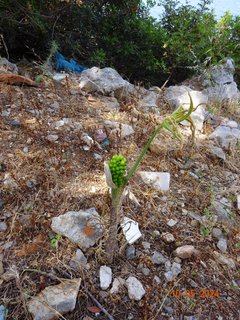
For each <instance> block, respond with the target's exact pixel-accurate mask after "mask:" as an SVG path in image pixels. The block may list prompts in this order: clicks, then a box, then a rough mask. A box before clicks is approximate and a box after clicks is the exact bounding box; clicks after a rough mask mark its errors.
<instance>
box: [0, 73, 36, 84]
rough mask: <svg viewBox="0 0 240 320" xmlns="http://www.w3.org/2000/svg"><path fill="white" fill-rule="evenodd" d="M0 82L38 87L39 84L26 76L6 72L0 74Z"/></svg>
mask: <svg viewBox="0 0 240 320" xmlns="http://www.w3.org/2000/svg"><path fill="white" fill-rule="evenodd" d="M0 82H4V83H6V84H11V85H17V86H21V85H22V86H30V87H38V86H39V85H38V84H37V83H36V82H35V81H33V80H31V79H29V78H26V77H23V76H20V75H18V74H12V73H6V74H0Z"/></svg>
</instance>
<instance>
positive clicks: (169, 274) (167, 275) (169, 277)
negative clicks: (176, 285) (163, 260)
mask: <svg viewBox="0 0 240 320" xmlns="http://www.w3.org/2000/svg"><path fill="white" fill-rule="evenodd" d="M164 276H165V278H166V280H167V281H168V282H170V281H173V280H174V278H175V276H174V274H173V273H172V271H167V272H165V273H164Z"/></svg>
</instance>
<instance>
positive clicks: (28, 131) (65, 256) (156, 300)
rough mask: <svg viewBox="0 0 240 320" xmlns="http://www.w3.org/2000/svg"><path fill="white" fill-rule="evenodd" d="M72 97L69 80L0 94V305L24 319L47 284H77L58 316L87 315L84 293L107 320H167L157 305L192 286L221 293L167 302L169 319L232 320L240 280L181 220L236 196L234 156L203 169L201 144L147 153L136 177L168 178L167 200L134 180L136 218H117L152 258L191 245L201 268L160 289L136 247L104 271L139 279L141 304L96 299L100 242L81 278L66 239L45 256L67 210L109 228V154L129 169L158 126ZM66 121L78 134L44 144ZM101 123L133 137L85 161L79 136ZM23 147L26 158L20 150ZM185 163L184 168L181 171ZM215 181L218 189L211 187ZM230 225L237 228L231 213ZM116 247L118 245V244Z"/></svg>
mask: <svg viewBox="0 0 240 320" xmlns="http://www.w3.org/2000/svg"><path fill="white" fill-rule="evenodd" d="M73 88H76V82H75V79H72V80H71V82H70V81H69V82H67V83H65V84H63V85H62V84H60V83H56V82H51V81H49V82H48V83H47V84H46V86H45V87H43V88H31V89H30V88H19V87H12V86H6V85H4V84H1V90H0V92H1V94H0V104H1V108H2V110H1V111H4V110H6V109H8V108H10V107H11V114H10V115H9V116H8V118H7V117H2V118H1V129H0V130H1V131H0V144H1V155H0V164H1V167H0V168H1V172H0V179H1V194H0V195H1V198H2V199H3V201H4V209H3V210H2V211H1V219H2V220H4V221H6V222H7V224H8V229H7V232H4V233H1V234H0V245H1V247H0V254H2V255H3V263H4V269H5V270H8V269H13V268H14V275H13V277H12V280H10V281H4V282H2V283H1V284H0V286H1V290H0V301H1V302H0V303H1V304H4V305H7V308H8V310H9V319H16V320H17V319H19V320H21V319H31V317H30V315H29V314H28V313H27V308H26V307H25V306H26V303H27V300H28V299H29V297H31V296H33V295H36V294H37V293H39V292H40V291H41V290H42V289H44V288H45V287H46V286H48V285H51V284H55V283H57V280H56V278H55V279H54V277H51V276H49V274H52V275H54V276H56V277H58V278H72V277H82V279H83V283H82V287H81V290H80V292H79V298H78V302H77V306H76V308H75V310H74V311H73V312H72V313H71V314H68V315H65V318H66V319H68V320H73V319H82V318H83V316H84V315H87V314H88V315H91V314H90V313H89V311H87V309H86V307H87V306H89V305H93V302H92V301H91V299H90V298H89V296H88V295H87V294H86V290H85V289H87V290H89V291H90V292H91V293H92V294H93V295H94V296H95V297H96V298H97V299H98V300H99V301H100V303H102V304H103V305H104V307H105V308H106V309H107V310H108V311H109V312H110V313H111V314H112V315H113V316H114V318H115V319H119V320H121V319H127V315H128V314H129V313H132V315H133V319H147V320H149V319H156V320H157V319H159V320H160V319H169V316H167V315H165V314H164V306H165V304H164V301H165V300H166V298H167V297H171V290H172V289H173V288H177V289H180V290H183V289H192V282H191V281H190V280H192V281H194V282H195V283H197V285H198V288H206V289H207V288H209V289H210V288H214V289H219V290H220V292H221V294H220V295H221V298H220V299H207V300H202V299H200V298H199V297H197V298H196V299H193V300H191V299H176V298H172V307H173V309H174V314H173V318H174V319H179V317H180V316H184V315H192V314H195V315H196V316H198V317H199V319H204V320H205V319H217V315H218V314H222V315H224V319H231V318H230V317H229V315H230V314H232V315H233V319H237V317H238V315H239V313H238V310H239V300H238V299H239V294H238V291H237V290H235V289H233V288H232V285H231V282H232V280H233V279H235V280H236V279H239V278H240V275H239V274H237V271H234V270H233V271H229V270H226V269H224V268H223V267H222V266H220V265H218V264H217V263H215V262H212V259H213V257H212V251H213V250H215V244H214V242H213V241H212V239H211V238H209V239H204V238H203V237H202V236H201V234H200V231H199V226H196V225H195V226H193V225H192V224H191V219H190V217H189V216H188V215H185V214H184V210H188V211H194V212H195V213H198V214H200V215H202V214H203V210H204V208H208V207H209V206H210V205H211V194H210V192H209V188H210V187H211V188H218V189H220V188H221V189H222V195H223V196H225V197H231V196H234V195H235V194H236V190H237V191H239V189H238V187H239V176H238V175H237V173H236V171H238V174H239V170H240V162H239V159H240V158H239V149H236V150H233V151H232V152H231V153H230V154H229V155H228V162H227V163H228V164H227V165H225V164H223V163H221V162H219V161H218V160H214V159H211V158H210V157H209V155H208V152H207V151H206V150H207V149H206V147H205V144H204V142H202V144H201V146H199V147H198V148H197V147H196V148H193V149H191V150H189V147H187V140H185V143H184V144H183V146H182V147H181V148H180V146H178V145H173V144H172V143H171V142H170V145H171V146H172V149H171V151H170V150H169V149H168V148H167V149H166V148H165V149H164V151H163V153H162V154H161V155H155V154H152V153H150V152H149V153H148V154H147V155H146V157H145V158H144V160H143V162H142V163H141V167H140V169H141V170H151V171H168V172H170V173H171V177H172V181H171V191H170V192H169V193H167V194H161V193H159V192H156V191H154V190H152V189H151V188H149V187H146V186H145V185H144V184H143V183H142V182H141V181H140V180H139V178H138V177H137V176H135V177H134V178H133V180H132V181H131V188H132V190H133V191H134V194H135V195H136V197H137V198H138V199H139V201H140V204H141V207H140V208H136V207H135V206H134V204H133V203H131V202H129V201H125V202H124V205H123V211H124V214H126V215H127V216H129V217H131V218H133V219H135V220H137V221H138V222H139V225H140V228H141V231H142V233H143V235H144V238H143V240H144V241H148V242H150V243H151V250H152V251H160V252H163V253H164V254H165V255H167V256H168V257H169V258H171V259H173V251H174V249H175V248H176V246H179V245H183V244H191V243H192V244H194V245H195V247H196V248H197V249H199V250H200V251H201V252H202V255H201V257H200V258H193V259H190V260H188V261H186V262H185V261H184V262H183V264H182V268H183V271H182V273H181V276H180V278H179V279H178V280H177V281H176V282H174V283H170V284H169V283H167V282H165V281H164V280H163V281H162V282H161V284H156V282H155V281H154V276H155V275H157V276H160V277H161V278H162V279H164V277H163V273H164V272H165V271H164V266H160V267H157V266H156V265H153V264H152V262H151V259H150V254H149V253H148V252H146V251H144V250H143V247H142V245H141V241H139V243H138V244H137V245H136V247H137V250H139V255H138V257H137V258H135V259H134V260H129V261H127V260H126V259H125V257H124V256H119V257H118V258H117V259H116V261H115V262H114V264H113V265H112V269H113V274H114V276H122V277H123V278H126V277H127V276H128V275H130V274H133V275H135V276H137V278H139V279H140V280H141V282H142V283H143V285H144V287H145V288H146V289H147V294H146V295H145V297H144V298H143V299H142V300H141V302H139V303H136V302H132V301H130V300H129V299H127V293H126V289H123V290H122V292H121V293H120V294H118V295H110V294H109V293H108V292H107V293H106V294H103V293H102V292H101V291H100V288H99V281H98V270H99V267H100V265H101V264H102V263H104V239H102V240H100V242H99V243H98V244H97V245H96V247H95V248H92V249H90V250H89V251H88V252H87V253H86V256H87V257H88V261H89V263H90V265H91V269H90V270H89V271H86V270H80V271H75V270H73V269H71V268H70V267H69V260H70V259H71V257H72V255H73V254H74V253H75V251H76V245H74V244H72V243H71V242H70V241H69V240H68V239H66V238H61V239H60V240H59V244H58V248H57V249H54V248H53V247H51V245H50V238H49V236H50V235H51V234H52V231H51V228H50V224H51V218H52V217H54V216H58V215H60V214H63V213H65V212H66V211H69V210H79V209H86V208H89V207H96V209H97V211H98V212H99V213H100V215H102V216H103V217H104V218H105V219H106V220H107V217H108V215H109V197H108V191H107V187H106V184H105V181H104V176H103V161H104V160H105V159H109V158H110V157H111V155H113V154H114V153H116V152H121V153H123V154H124V155H126V156H127V157H128V161H129V165H131V164H132V163H133V162H134V160H135V159H136V157H137V155H138V153H139V151H140V150H141V148H142V147H143V145H144V144H145V142H146V141H147V139H148V137H149V136H150V135H151V133H152V132H153V130H154V128H155V126H156V121H157V120H156V118H154V117H153V118H151V119H146V118H145V117H144V116H143V117H141V116H139V115H138V116H137V117H136V114H135V113H134V110H133V105H131V106H127V105H122V106H121V109H120V110H121V112H109V111H108V112H107V111H106V109H105V107H104V104H103V103H102V102H101V99H99V98H98V97H97V96H96V97H91V96H84V95H82V94H77V95H72V94H71V90H72V89H73ZM56 101H58V103H59V106H60V107H59V110H58V112H56V113H51V112H49V110H48V108H49V106H50V105H51V104H52V103H54V102H56ZM8 105H9V107H8ZM29 110H32V111H31V112H35V114H33V113H30V112H29ZM229 110H230V109H229ZM231 110H232V109H231ZM165 112H167V108H166V106H165ZM221 112H222V111H221ZM64 117H65V118H67V117H68V118H70V119H72V120H73V122H79V123H80V124H81V126H82V129H76V128H73V127H72V128H69V127H67V126H64V127H61V128H60V129H59V130H58V132H57V134H58V136H59V139H58V141H57V142H56V143H52V142H49V141H48V140H47V135H48V134H50V133H53V132H54V131H55V130H54V129H53V126H52V124H53V123H54V122H55V121H58V120H60V119H62V118H64ZM236 117H237V116H236V115H235V116H234V118H235V119H237V118H236ZM7 119H8V120H10V119H17V120H19V121H20V123H21V126H20V128H13V127H12V126H11V125H9V122H8V121H7ZM106 119H109V120H120V121H122V122H123V123H132V124H133V125H134V127H135V135H134V136H133V137H130V138H129V139H126V140H123V139H120V138H119V137H115V138H114V137H113V138H112V140H111V146H110V147H109V148H108V149H107V151H108V152H105V150H99V149H98V147H97V145H95V146H93V147H92V149H91V151H89V152H85V151H83V150H82V149H81V147H82V145H83V143H82V141H81V138H80V137H81V133H82V132H87V133H88V134H89V135H91V136H94V132H95V130H96V129H99V128H104V120H106ZM162 138H163V139H165V140H166V141H171V140H168V139H170V138H166V137H163V136H162ZM26 147H27V148H28V150H26V149H24V148H26ZM94 152H96V153H100V154H101V155H102V160H95V159H94V156H93V154H94ZM174 161H175V162H174ZM176 161H177V162H176ZM189 162H190V166H187V165H188V164H189ZM203 165H205V167H204V166H203ZM231 166H232V168H231ZM186 168H187V169H186ZM197 170H198V171H201V174H202V177H201V179H196V178H194V177H192V176H191V175H190V174H189V171H197ZM227 172H229V174H230V175H233V177H234V175H235V180H236V179H238V180H237V183H236V186H235V187H236V188H237V189H234V190H233V189H231V187H232V184H233V181H234V178H233V180H231V179H229V180H227V179H226V173H227ZM213 177H217V179H218V180H216V181H214V180H213V179H212V178H213ZM7 178H8V179H10V178H11V179H13V180H12V183H6V179H7ZM7 181H11V180H7ZM170 218H174V219H177V220H179V223H178V224H177V226H176V227H175V228H174V229H173V230H172V229H171V228H169V227H167V226H166V222H167V221H168V220H169V219H170ZM235 219H236V226H237V223H239V216H237V212H236V218H235ZM154 230H159V231H160V233H161V232H166V231H169V232H171V233H173V235H174V237H175V238H176V243H174V244H171V245H166V244H165V243H164V242H163V241H162V240H160V239H159V238H156V237H153V231H154ZM231 232H232V235H231V238H230V239H231V240H230V241H229V243H230V244H229V255H228V256H229V257H232V258H234V259H236V256H237V249H236V246H235V244H236V234H237V231H236V230H233V231H231ZM234 235H235V236H234ZM120 241H121V242H122V244H124V240H123V238H122V237H120ZM238 241H239V240H238ZM8 246H9V247H8ZM238 253H239V252H238ZM201 261H204V263H205V264H207V268H204V267H203V265H204V264H202V263H201ZM238 262H239V261H238ZM139 264H141V265H142V266H146V267H148V268H150V269H151V273H150V276H144V275H143V274H142V272H141V267H139ZM27 269H35V270H36V272H34V271H32V272H27ZM38 271H41V272H42V273H40V272H38ZM98 319H106V316H104V315H101V316H100V317H99V318H98Z"/></svg>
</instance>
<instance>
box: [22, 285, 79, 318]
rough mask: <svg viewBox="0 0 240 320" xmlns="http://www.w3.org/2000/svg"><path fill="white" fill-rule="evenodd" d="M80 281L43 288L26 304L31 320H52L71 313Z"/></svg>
mask: <svg viewBox="0 0 240 320" xmlns="http://www.w3.org/2000/svg"><path fill="white" fill-rule="evenodd" d="M80 284H81V279H72V280H65V281H64V282H62V283H61V284H58V285H56V286H51V287H47V288H45V289H44V290H43V291H42V292H40V293H39V294H38V295H37V296H36V297H34V298H32V299H31V300H30V301H29V302H28V305H27V306H28V310H29V312H30V313H31V314H32V317H33V320H54V319H58V318H59V314H61V315H63V314H65V313H67V312H70V311H73V310H74V308H75V305H76V300H77V295H78V291H79V287H80Z"/></svg>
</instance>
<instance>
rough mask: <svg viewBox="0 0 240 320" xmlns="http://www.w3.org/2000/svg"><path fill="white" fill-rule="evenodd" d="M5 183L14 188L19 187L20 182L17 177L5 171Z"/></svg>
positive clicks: (6, 186)
mask: <svg viewBox="0 0 240 320" xmlns="http://www.w3.org/2000/svg"><path fill="white" fill-rule="evenodd" d="M3 185H4V187H5V188H7V189H10V190H13V189H16V188H18V184H17V182H16V180H15V179H13V178H12V177H11V175H10V174H9V173H5V176H4V179H3Z"/></svg>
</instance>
